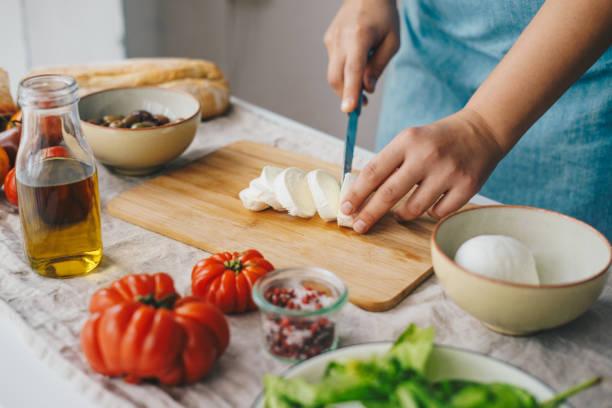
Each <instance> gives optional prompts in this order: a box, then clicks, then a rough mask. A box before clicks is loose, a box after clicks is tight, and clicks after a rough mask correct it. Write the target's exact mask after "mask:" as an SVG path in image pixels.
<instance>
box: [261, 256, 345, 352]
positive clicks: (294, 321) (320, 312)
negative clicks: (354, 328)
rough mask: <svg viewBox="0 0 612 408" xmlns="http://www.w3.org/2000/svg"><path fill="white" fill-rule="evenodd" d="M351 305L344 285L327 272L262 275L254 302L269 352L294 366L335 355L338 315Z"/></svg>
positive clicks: (299, 269) (280, 271) (283, 271)
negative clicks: (343, 308)
mask: <svg viewBox="0 0 612 408" xmlns="http://www.w3.org/2000/svg"><path fill="white" fill-rule="evenodd" d="M347 299H348V290H347V288H346V285H345V284H344V282H342V280H340V279H339V278H338V277H337V276H336V275H334V274H333V273H331V272H329V271H326V270H323V269H319V268H313V267H293V268H285V269H278V270H276V271H273V272H270V273H268V274H266V275H264V276H263V277H261V278H260V279H258V280H257V282H256V283H255V285H254V286H253V300H254V302H255V303H256V304H257V306H258V307H259V309H260V311H261V319H262V330H263V336H264V343H265V347H266V349H267V350H268V352H269V353H270V354H271V355H273V356H274V357H277V358H279V359H281V360H284V361H290V362H295V361H300V360H305V359H307V358H310V357H313V356H315V355H317V354H320V353H322V352H324V351H327V350H333V349H335V348H336V346H337V344H338V314H339V312H340V310H341V309H342V306H344V304H345V303H346V301H347Z"/></svg>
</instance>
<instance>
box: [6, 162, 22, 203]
mask: <svg viewBox="0 0 612 408" xmlns="http://www.w3.org/2000/svg"><path fill="white" fill-rule="evenodd" d="M4 194H5V195H6V199H7V200H9V202H10V203H11V204H13V205H14V206H17V205H19V199H18V197H17V180H16V179H15V168H14V167H13V168H12V169H10V170H9V172H8V173H6V176H5V177H4Z"/></svg>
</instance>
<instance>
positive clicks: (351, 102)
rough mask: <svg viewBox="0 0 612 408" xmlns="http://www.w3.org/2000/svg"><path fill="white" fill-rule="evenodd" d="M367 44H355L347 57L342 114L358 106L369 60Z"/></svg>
mask: <svg viewBox="0 0 612 408" xmlns="http://www.w3.org/2000/svg"><path fill="white" fill-rule="evenodd" d="M364 45H367V43H361V44H355V46H353V47H352V49H351V50H350V51H349V53H348V55H347V56H346V61H345V64H344V88H343V91H342V105H341V106H340V109H342V112H345V113H350V112H352V111H353V109H355V106H357V102H358V101H359V94H360V93H361V88H362V78H363V73H364V71H365V65H366V62H367V59H368V50H369V46H368V47H365V46H364Z"/></svg>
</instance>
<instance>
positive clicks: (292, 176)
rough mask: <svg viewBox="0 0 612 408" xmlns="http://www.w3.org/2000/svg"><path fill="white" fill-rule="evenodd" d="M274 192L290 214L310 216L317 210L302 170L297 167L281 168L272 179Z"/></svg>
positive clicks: (303, 216)
mask: <svg viewBox="0 0 612 408" xmlns="http://www.w3.org/2000/svg"><path fill="white" fill-rule="evenodd" d="M274 193H275V194H276V199H277V200H278V201H279V202H280V204H281V205H282V206H283V207H285V209H286V210H287V211H289V214H290V215H294V216H297V217H302V218H310V217H312V216H313V215H315V213H316V212H317V208H316V207H315V204H314V201H313V200H312V195H311V194H310V189H309V188H308V182H307V181H306V172H305V171H304V170H300V169H298V168H297V167H289V168H288V169H285V170H283V171H282V172H281V173H280V174H279V175H278V176H277V177H276V179H275V180H274Z"/></svg>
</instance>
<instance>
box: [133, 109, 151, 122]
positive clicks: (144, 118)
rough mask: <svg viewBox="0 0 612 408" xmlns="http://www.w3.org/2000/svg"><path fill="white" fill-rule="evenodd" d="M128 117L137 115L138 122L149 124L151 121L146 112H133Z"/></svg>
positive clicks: (149, 115)
mask: <svg viewBox="0 0 612 408" xmlns="http://www.w3.org/2000/svg"><path fill="white" fill-rule="evenodd" d="M130 115H138V117H139V118H140V119H139V122H151V121H152V119H153V115H151V114H150V113H149V112H147V111H146V110H135V111H133V112H132V113H130Z"/></svg>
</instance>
